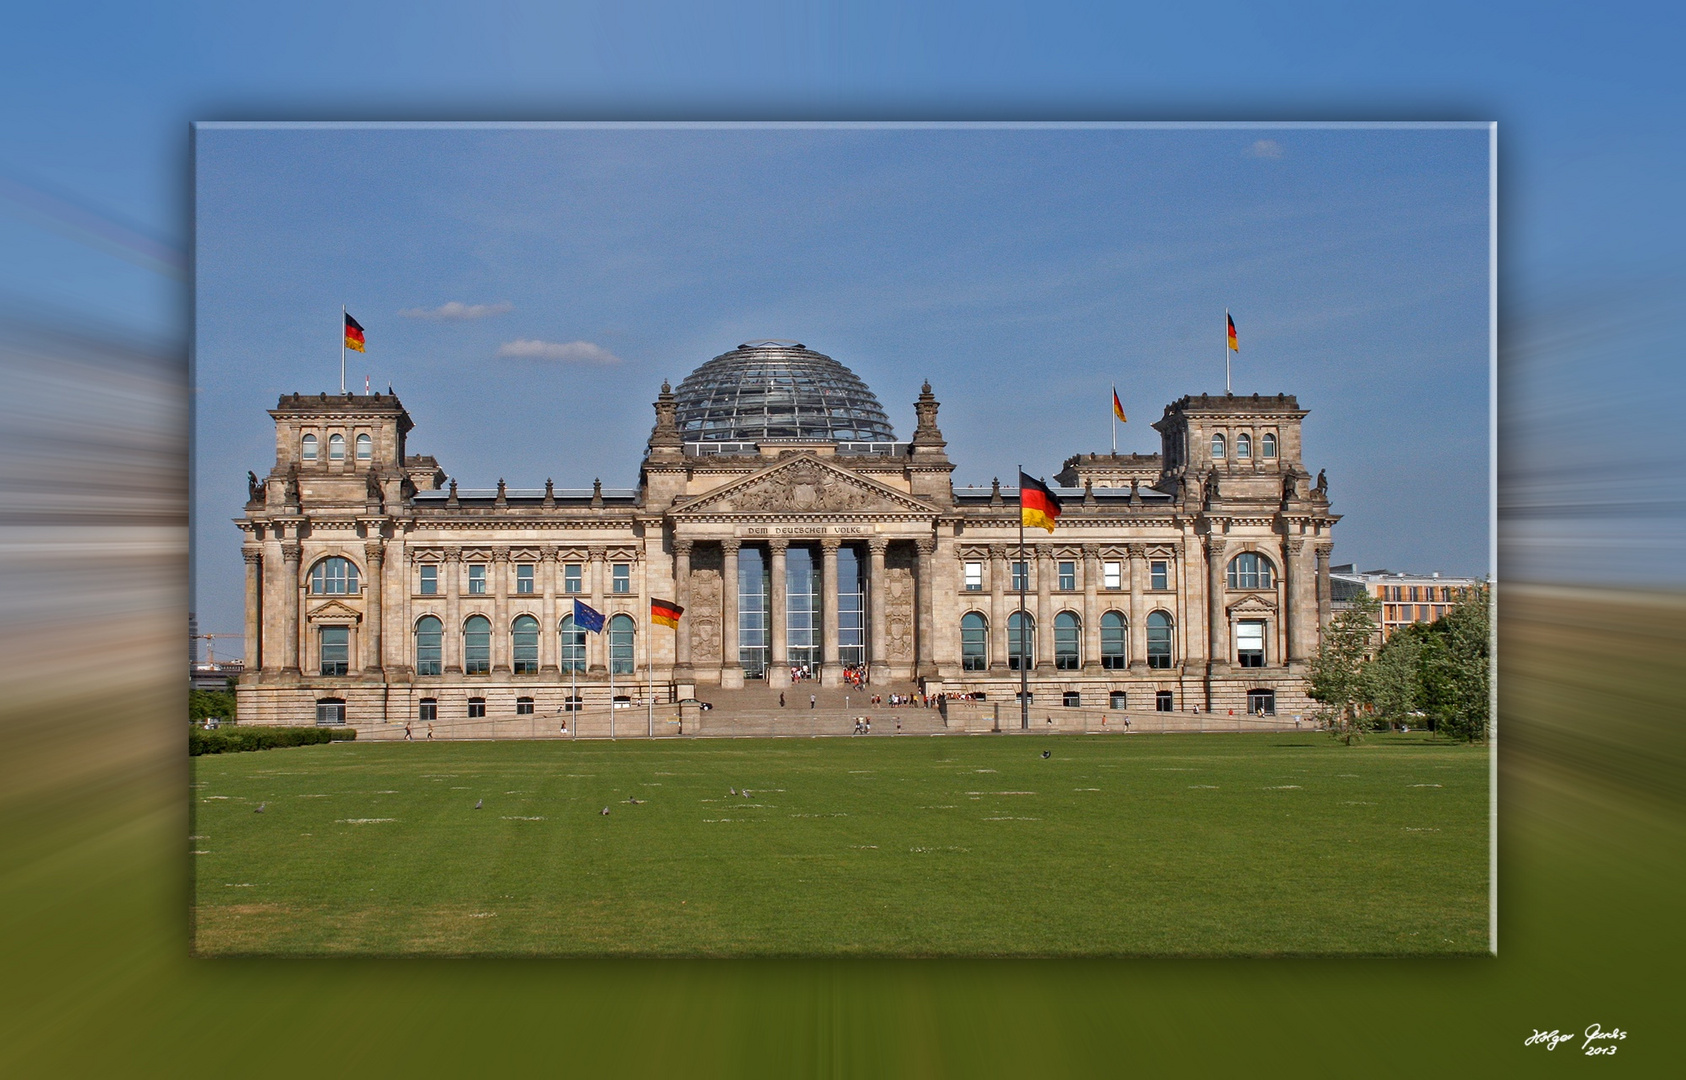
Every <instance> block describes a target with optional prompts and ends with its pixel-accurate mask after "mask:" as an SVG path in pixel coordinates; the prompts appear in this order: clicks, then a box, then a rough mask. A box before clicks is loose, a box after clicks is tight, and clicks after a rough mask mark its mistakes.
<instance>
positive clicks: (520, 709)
mask: <svg viewBox="0 0 1686 1080" xmlns="http://www.w3.org/2000/svg"><path fill="white" fill-rule="evenodd" d="M515 715H516V716H531V715H533V699H532V698H530V697H518V698H516V699H515Z"/></svg>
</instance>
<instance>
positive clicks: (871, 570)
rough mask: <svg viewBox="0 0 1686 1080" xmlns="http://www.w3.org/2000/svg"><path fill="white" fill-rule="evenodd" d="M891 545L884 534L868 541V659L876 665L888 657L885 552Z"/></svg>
mask: <svg viewBox="0 0 1686 1080" xmlns="http://www.w3.org/2000/svg"><path fill="white" fill-rule="evenodd" d="M889 547H890V541H888V540H886V539H885V538H884V537H882V536H874V537H870V538H868V540H867V542H866V549H867V554H868V559H869V565H868V574H867V580H866V587H867V594H868V599H869V606H870V608H871V610H870V611H869V612H868V616H869V623H868V625H867V643H868V652H867V661H868V663H871V664H873V665H874V666H876V665H880V664H883V663H884V662H885V660H887V659H888V657H886V656H885V655H884V592H885V586H886V582H885V580H884V553H885V552H886V551H888V550H889Z"/></svg>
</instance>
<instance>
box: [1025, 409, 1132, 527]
mask: <svg viewBox="0 0 1686 1080" xmlns="http://www.w3.org/2000/svg"><path fill="white" fill-rule="evenodd" d="M1117 400H1118V384H1117V383H1113V384H1112V401H1109V402H1107V407H1108V409H1109V410H1110V412H1109V416H1108V419H1110V420H1111V421H1112V456H1113V457H1117V456H1118V409H1117V407H1116V406H1115V405H1114V402H1116V401H1117ZM1021 516H1022V515H1021Z"/></svg>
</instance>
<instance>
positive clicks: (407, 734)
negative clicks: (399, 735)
mask: <svg viewBox="0 0 1686 1080" xmlns="http://www.w3.org/2000/svg"><path fill="white" fill-rule="evenodd" d="M404 741H405V742H415V741H416V735H415V732H413V731H411V730H410V722H409V721H408V720H406V721H404Z"/></svg>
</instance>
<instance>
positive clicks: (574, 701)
mask: <svg viewBox="0 0 1686 1080" xmlns="http://www.w3.org/2000/svg"><path fill="white" fill-rule="evenodd" d="M582 708H584V706H583V705H582V704H581V702H580V699H579V698H577V697H574V696H572V695H570V696H568V697H565V698H563V699H562V711H563V712H579V711H580V709H582Z"/></svg>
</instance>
